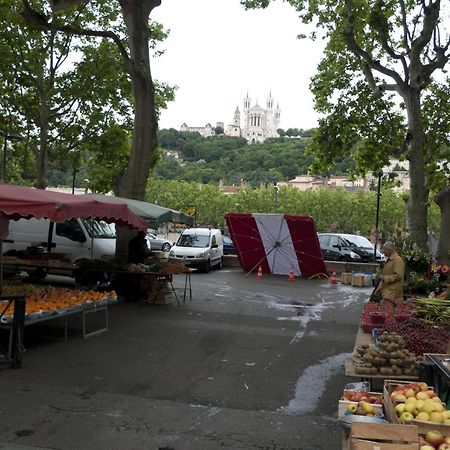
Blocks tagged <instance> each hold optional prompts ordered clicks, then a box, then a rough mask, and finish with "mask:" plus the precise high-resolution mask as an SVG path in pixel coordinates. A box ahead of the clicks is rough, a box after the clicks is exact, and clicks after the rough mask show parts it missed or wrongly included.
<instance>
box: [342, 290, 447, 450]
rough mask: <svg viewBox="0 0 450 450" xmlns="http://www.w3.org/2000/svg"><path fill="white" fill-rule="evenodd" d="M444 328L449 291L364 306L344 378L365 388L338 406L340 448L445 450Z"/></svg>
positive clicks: (349, 392)
mask: <svg viewBox="0 0 450 450" xmlns="http://www.w3.org/2000/svg"><path fill="white" fill-rule="evenodd" d="M449 324H450V294H449V286H448V285H442V289H440V291H439V292H437V291H436V292H433V293H432V294H431V295H430V296H429V297H425V296H424V295H423V294H422V293H421V294H420V295H411V297H410V298H409V299H408V300H407V301H405V302H401V303H395V302H390V301H388V300H381V301H380V302H368V303H367V304H366V305H364V308H363V311H362V314H361V321H360V327H359V329H358V334H357V337H356V341H355V345H354V349H353V353H352V357H351V358H349V359H348V360H347V361H346V364H345V373H346V375H348V376H352V377H359V378H360V379H361V380H365V382H362V381H361V382H357V383H354V384H353V386H352V388H351V389H344V390H343V394H342V397H341V399H340V401H339V405H338V417H339V420H340V422H341V424H342V425H343V427H344V431H345V433H344V439H343V444H342V448H343V449H345V450H350V449H351V450H365V449H375V448H376V449H377V450H378V449H379V450H388V449H389V450H390V449H397V450H407V449H411V450H412V449H416V450H418V449H420V450H450V352H449V342H450V329H449ZM379 383H382V384H381V389H380V391H381V392H378V389H374V386H375V385H377V384H379ZM371 388H372V389H371ZM372 390H373V391H376V392H372Z"/></svg>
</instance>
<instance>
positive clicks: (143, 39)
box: [23, 0, 165, 200]
mask: <svg viewBox="0 0 450 450" xmlns="http://www.w3.org/2000/svg"><path fill="white" fill-rule="evenodd" d="M160 3H161V1H160V0H119V1H117V2H109V3H105V2H97V1H95V0H87V1H86V0H49V2H45V1H44V2H40V4H39V2H34V3H33V4H31V2H29V1H28V0H23V5H24V17H25V18H26V19H27V21H28V23H29V24H30V25H31V26H34V27H37V28H40V29H48V30H52V31H57V32H62V33H65V34H66V35H67V36H78V37H83V38H88V37H90V38H99V39H107V40H109V41H110V42H112V43H113V44H114V45H115V47H116V49H117V51H118V52H119V54H120V56H121V58H122V67H123V71H124V73H125V74H126V75H127V77H129V80H130V81H131V86H132V102H133V110H134V120H133V131H132V145H131V151H130V155H129V159H128V164H127V167H126V170H125V172H124V173H123V175H122V176H121V177H120V180H119V181H118V184H117V191H116V194H118V195H121V196H123V197H129V198H136V199H139V200H142V199H144V196H145V188H146V183H147V179H148V175H149V172H150V168H151V165H152V163H154V160H153V156H154V153H155V152H156V149H157V145H158V143H157V134H156V132H157V119H158V115H157V110H158V109H159V107H163V106H164V104H165V99H163V98H157V96H156V89H155V84H154V82H153V78H152V75H151V70H150V50H151V49H153V48H154V45H155V42H156V41H158V40H160V39H162V38H163V37H164V34H165V33H164V32H163V30H162V27H161V26H160V25H159V24H155V23H152V24H150V23H149V19H150V14H151V12H152V11H153V9H154V8H155V7H157V6H159V5H160ZM48 4H49V5H50V7H51V12H50V13H48V12H46V11H45V10H43V9H42V6H45V5H48ZM91 4H94V5H96V4H97V6H98V7H102V8H108V9H109V10H110V11H115V12H117V13H119V15H120V18H121V21H120V24H119V27H118V28H117V27H116V26H114V25H112V24H111V23H110V22H106V21H105V22H103V23H98V22H97V23H95V25H94V26H91V25H90V24H88V23H80V22H79V21H78V15H79V14H80V12H81V11H83V10H84V9H85V8H87V7H88V6H90V5H91ZM39 6H41V8H39Z"/></svg>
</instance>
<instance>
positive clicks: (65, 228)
mask: <svg viewBox="0 0 450 450" xmlns="http://www.w3.org/2000/svg"><path fill="white" fill-rule="evenodd" d="M51 224H52V223H51V222H50V221H49V220H48V219H36V218H32V219H20V220H17V221H15V220H10V221H9V234H8V237H7V238H6V239H5V240H4V241H3V253H5V252H7V251H9V250H17V251H20V250H26V249H27V248H29V247H44V249H46V250H47V245H48V241H49V233H50V236H51V251H52V252H57V253H67V254H69V255H70V258H71V261H72V263H75V262H76V261H77V260H79V259H82V258H88V259H91V258H93V259H112V258H114V255H115V251H116V234H115V229H114V227H113V226H111V225H110V224H107V223H106V222H103V221H102V220H100V221H99V220H91V219H73V220H68V221H66V222H60V223H53V224H52V225H53V227H50V225H51ZM52 273H57V272H56V271H54V270H52ZM66 274H67V273H66Z"/></svg>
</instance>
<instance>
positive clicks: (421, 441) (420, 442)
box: [419, 436, 430, 447]
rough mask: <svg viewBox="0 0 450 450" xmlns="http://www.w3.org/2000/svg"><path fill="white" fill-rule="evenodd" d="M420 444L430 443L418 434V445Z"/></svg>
mask: <svg viewBox="0 0 450 450" xmlns="http://www.w3.org/2000/svg"><path fill="white" fill-rule="evenodd" d="M422 445H430V443H429V442H428V441H427V440H426V439H425V438H424V437H423V436H419V447H420V446H422Z"/></svg>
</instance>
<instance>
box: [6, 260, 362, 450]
mask: <svg viewBox="0 0 450 450" xmlns="http://www.w3.org/2000/svg"><path fill="white" fill-rule="evenodd" d="M178 277H179V276H176V277H175V284H176V286H177V287H182V285H183V282H184V280H183V278H182V277H180V278H178ZM192 288H193V299H192V300H186V304H182V306H181V307H178V306H177V305H176V303H172V304H171V305H168V306H165V305H158V306H157V305H148V304H145V305H142V306H141V307H140V306H138V305H137V304H135V303H118V304H114V305H111V306H110V307H109V309H108V312H109V329H108V331H107V332H106V333H103V334H100V335H98V336H94V337H91V338H89V339H83V338H82V336H81V332H80V325H79V324H78V323H77V322H75V321H74V322H73V323H72V324H71V325H72V328H71V332H70V336H69V340H68V341H67V342H64V341H61V340H54V339H52V340H50V339H43V338H42V337H40V336H38V335H37V334H36V333H37V332H34V331H33V330H31V329H30V330H29V329H27V334H26V336H27V341H26V347H27V352H26V353H25V357H24V361H23V367H22V369H17V370H13V369H6V368H5V369H2V370H0V386H1V403H0V449H36V448H46V449H74V450H75V449H95V450H97V449H98V450H100V449H136V450H137V449H150V450H153V449H155V450H157V449H161V450H162V449H165V450H169V449H173V450H190V449H192V450H194V449H196V450H203V449H205V450H209V449H305V450H321V449H327V450H329V449H336V450H338V449H340V448H341V438H342V429H341V428H340V426H339V424H338V421H337V406H338V399H339V397H340V395H341V393H342V389H343V386H344V385H345V383H348V382H351V381H355V380H354V379H351V378H348V377H345V375H344V370H343V363H344V360H345V359H346V358H347V357H348V356H349V354H350V353H351V351H352V349H353V345H354V341H355V337H356V333H357V329H358V324H359V318H360V312H361V309H362V306H363V303H364V302H365V301H367V299H368V296H369V294H370V290H371V289H370V288H353V287H350V286H343V285H340V284H339V285H337V286H335V285H331V284H330V283H329V282H328V281H326V280H303V279H302V280H299V279H296V280H295V281H292V282H291V281H287V276H286V277H281V276H268V275H264V278H263V279H262V280H257V279H256V277H255V275H254V274H250V275H248V276H246V274H245V273H244V272H242V271H240V270H239V269H236V270H235V269H232V270H225V269H224V270H221V271H212V272H210V273H209V274H200V273H199V274H197V273H195V274H193V275H192ZM37 331H39V330H37ZM46 331H48V330H46ZM31 336H34V337H33V339H31Z"/></svg>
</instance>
